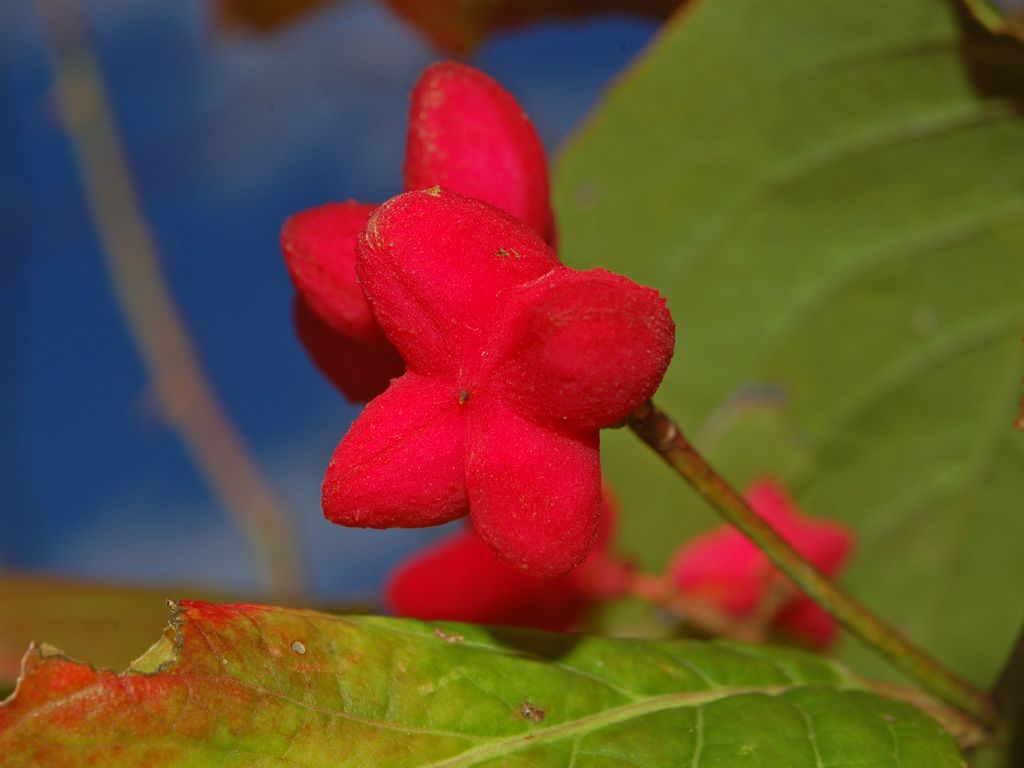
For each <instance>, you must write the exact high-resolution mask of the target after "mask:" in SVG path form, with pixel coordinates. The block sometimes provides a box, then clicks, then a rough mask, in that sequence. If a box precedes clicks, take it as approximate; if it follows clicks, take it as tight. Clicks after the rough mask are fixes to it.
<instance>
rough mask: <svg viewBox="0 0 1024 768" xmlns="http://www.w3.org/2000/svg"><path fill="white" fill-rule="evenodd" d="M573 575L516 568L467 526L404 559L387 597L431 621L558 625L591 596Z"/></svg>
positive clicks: (399, 610)
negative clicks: (535, 573)
mask: <svg viewBox="0 0 1024 768" xmlns="http://www.w3.org/2000/svg"><path fill="white" fill-rule="evenodd" d="M574 573H575V572H574ZM570 576H571V575H570ZM570 576H565V577H562V578H560V579H538V578H536V577H533V576H529V575H527V574H525V573H523V572H522V571H518V570H516V569H514V568H511V567H509V566H507V565H505V564H504V563H503V562H501V561H500V560H498V558H497V557H495V555H494V552H493V551H492V550H491V548H490V547H489V546H487V544H485V543H484V540H483V539H481V538H480V536H479V535H478V534H477V533H476V532H475V531H473V530H472V528H467V529H465V530H463V531H461V532H459V533H457V534H455V535H454V536H450V537H448V538H447V539H444V540H443V541H441V542H439V543H438V544H435V545H434V546H432V547H430V548H429V549H426V550H424V551H423V552H420V553H418V554H417V555H415V556H414V557H413V558H411V559H410V560H408V561H406V562H405V563H403V564H402V565H401V566H400V567H399V569H398V570H397V571H396V572H395V573H394V574H393V575H392V576H391V578H390V579H389V580H388V585H387V588H386V594H387V603H388V605H389V607H390V609H391V611H392V612H393V613H394V614H396V615H398V616H411V617H413V618H418V619H425V620H428V621H429V620H435V619H443V620H447V621H469V622H474V623H478V624H499V625H506V626H516V627H534V628H536V629H548V630H554V631H559V630H565V629H568V628H569V627H571V626H572V625H573V624H575V623H576V621H577V620H578V619H579V618H580V615H581V614H582V612H583V610H584V609H585V608H586V606H587V603H588V602H589V601H588V599H587V597H586V596H585V595H584V594H583V593H582V592H580V591H578V590H577V589H575V587H574V584H573V582H571V581H569V578H570Z"/></svg>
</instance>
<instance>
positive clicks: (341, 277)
mask: <svg viewBox="0 0 1024 768" xmlns="http://www.w3.org/2000/svg"><path fill="white" fill-rule="evenodd" d="M375 207H376V206H373V205H365V204H363V203H357V202H356V201H354V200H349V201H348V202H346V203H328V204H327V205H321V206H319V207H318V208H310V209H308V210H305V211H301V212H299V213H296V214H295V215H294V216H292V217H290V218H289V219H288V221H286V222H285V224H284V227H283V228H282V230H281V250H282V251H284V260H285V264H286V265H287V266H288V273H289V274H290V275H291V278H292V282H294V283H295V287H296V288H297V289H298V290H299V293H300V294H302V297H303V298H304V299H305V300H306V302H307V303H308V304H309V306H310V308H311V309H312V310H313V311H314V312H315V313H316V314H317V315H319V316H320V318H321V319H323V320H324V321H325V322H326V323H328V324H329V325H330V326H331V327H333V328H334V329H335V330H336V331H338V332H339V333H342V334H344V335H345V336H348V337H349V338H351V339H357V340H360V341H366V342H378V341H380V340H382V339H383V334H382V333H381V330H380V326H378V325H377V321H376V319H374V317H373V312H372V311H371V310H370V305H369V304H367V303H366V298H365V297H364V296H363V291H362V288H360V287H359V284H358V283H357V282H356V268H355V262H356V238H357V237H358V235H359V233H360V232H361V231H362V230H363V229H364V228H365V227H366V222H367V220H368V219H369V218H370V213H371V212H372V211H373V209H374V208H375Z"/></svg>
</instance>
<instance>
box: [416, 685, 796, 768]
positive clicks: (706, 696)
mask: <svg viewBox="0 0 1024 768" xmlns="http://www.w3.org/2000/svg"><path fill="white" fill-rule="evenodd" d="M809 685H811V684H810V683H808V684H806V685H797V686H765V687H753V688H724V689H720V690H717V691H696V692H695V691H688V692H686V693H671V694H666V695H662V696H653V697H651V698H647V699H642V700H640V701H636V702H631V703H629V704H623V705H622V706H619V707H612V708H611V709H606V710H603V711H601V712H595V713H594V714H592V715H586V716H584V717H579V718H576V719H575V720H570V721H568V722H565V723H560V724H558V725H552V726H550V727H549V728H545V729H543V730H538V731H528V732H526V733H520V734H516V735H515V736H508V737H504V738H499V739H496V740H494V741H491V742H489V743H487V744H483V745H481V746H479V747H474V748H473V749H469V750H467V751H465V752H462V753H461V754H458V755H455V756H454V757H448V758H444V759H443V760H438V761H435V762H433V763H427V764H425V765H423V766H421V768H459V767H460V766H472V765H476V764H478V763H480V762H481V761H484V760H487V759H489V758H492V757H500V756H503V755H507V754H509V753H511V752H516V751H518V750H520V749H525V748H526V747H534V746H537V745H539V744H547V743H550V742H552V741H559V740H561V739H564V738H567V737H570V736H583V735H586V734H588V733H591V732H593V731H597V730H600V729H601V728H606V727H608V726H610V725H615V724H616V723H621V722H624V721H626V720H630V719H633V718H637V717H643V716H644V715H650V714H653V713H656V712H663V711H666V710H670V709H680V708H684V707H697V708H698V710H699V708H701V707H703V706H704V705H705V704H709V703H711V702H714V701H719V700H721V699H727V698H731V697H733V696H744V695H763V696H778V695H779V694H782V693H786V692H788V691H792V690H795V689H797V688H804V687H808V686H809Z"/></svg>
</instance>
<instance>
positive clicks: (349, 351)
mask: <svg viewBox="0 0 1024 768" xmlns="http://www.w3.org/2000/svg"><path fill="white" fill-rule="evenodd" d="M435 185H440V186H443V187H445V188H446V189H450V190H453V191H455V192H459V193H460V194H464V195H467V196H469V197H475V198H478V199H480V200H484V201H485V202H489V203H491V204H492V205H496V206H498V207H499V208H502V209H504V210H506V211H508V212H509V213H511V214H512V215H514V216H516V217H517V218H519V219H522V220H523V221H525V222H526V223H527V224H529V225H530V226H532V227H533V228H534V229H535V230H536V231H537V232H538V233H540V234H541V235H542V236H543V237H545V238H546V239H548V241H549V242H553V240H554V219H553V216H552V213H551V205H550V201H549V197H550V195H549V190H548V172H547V161H546V159H545V156H544V147H543V145H542V144H541V141H540V138H539V137H538V136H537V132H536V131H535V130H534V129H533V126H532V125H531V124H530V121H529V119H528V118H527V117H526V115H525V113H524V112H523V110H522V108H521V107H520V106H519V104H518V103H517V102H516V100H515V99H514V98H513V97H512V95H511V94H510V93H509V92H508V91H506V90H505V89H504V88H502V87H501V86H500V85H498V84H497V83H496V82H495V81H494V80H492V79H491V78H489V77H488V76H487V75H485V74H484V73H483V72H480V71H479V70H476V69H473V68H472V67H467V66H464V65H462V64H456V63H454V62H443V63H440V64H435V65H433V66H431V67H428V68H427V69H426V70H425V71H424V72H423V74H422V75H421V76H420V79H419V81H418V82H417V84H416V87H415V88H414V90H413V93H412V109H411V112H410V116H409V133H408V138H407V144H406V157H405V188H406V189H407V190H414V189H424V188H426V187H432V186H435ZM375 207H376V206H375V205H367V204H363V203H357V202H355V201H354V200H350V201H348V202H345V203H328V204H326V205H322V206H319V207H317V208H310V209H308V210H306V211H302V212H300V213H297V214H295V215H294V216H292V217H291V218H289V219H288V221H287V222H285V225H284V228H283V229H282V231H281V248H282V250H283V251H284V256H285V263H286V264H287V266H288V272H289V274H290V275H291V278H292V281H293V282H294V283H295V287H296V288H297V289H298V291H299V295H300V297H301V298H300V301H301V302H302V304H304V305H305V306H300V307H298V308H297V309H296V319H297V322H299V321H301V323H300V324H299V326H298V330H299V335H300V336H301V338H302V340H303V343H304V344H305V346H306V349H307V350H308V351H309V353H310V356H311V357H312V358H313V360H314V362H316V364H317V366H318V367H319V368H320V369H321V371H323V373H324V374H325V375H327V376H328V378H330V379H331V380H332V381H333V382H334V383H335V384H336V385H337V386H338V387H339V388H340V389H341V390H342V392H344V394H345V396H346V397H348V398H349V399H350V400H352V401H365V400H369V399H370V398H372V397H374V396H376V395H378V394H380V393H381V392H383V391H384V389H385V388H386V387H387V385H388V382H389V381H390V380H391V379H392V378H394V377H395V376H398V375H400V374H401V372H402V366H401V360H400V359H399V358H398V355H397V354H396V353H395V352H394V350H393V349H392V348H391V345H390V344H389V343H388V341H387V339H385V337H384V334H383V333H382V332H381V330H380V326H378V325H377V322H376V320H375V319H374V317H373V312H372V311H371V310H370V307H369V305H368V304H367V303H366V299H365V298H364V297H363V292H362V290H361V288H360V287H359V284H358V282H357V280H356V271H355V260H356V253H355V244H356V236H357V235H358V234H359V232H361V231H362V230H363V229H364V228H365V227H366V222H367V220H368V219H369V217H370V213H371V212H372V211H373V209H374V208H375Z"/></svg>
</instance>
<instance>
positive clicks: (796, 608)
mask: <svg viewBox="0 0 1024 768" xmlns="http://www.w3.org/2000/svg"><path fill="white" fill-rule="evenodd" d="M775 625H776V626H777V627H778V628H779V629H780V630H781V631H782V632H783V633H784V634H788V635H791V636H793V637H794V638H797V639H799V640H801V641H803V642H804V643H806V644H807V645H809V646H810V647H812V648H815V649H817V650H820V651H823V650H825V649H826V648H828V647H829V646H830V645H832V643H834V642H835V640H836V637H837V636H838V634H839V624H838V623H837V622H836V620H835V619H833V618H832V617H831V616H830V615H829V614H828V613H827V612H826V611H825V609H824V608H822V607H821V606H819V605H818V604H817V603H815V602H814V601H813V600H811V599H810V598H809V597H798V598H795V599H793V600H792V601H791V602H790V603H789V604H788V605H786V606H785V607H784V608H783V609H782V610H781V611H780V612H779V614H778V615H777V616H776V617H775Z"/></svg>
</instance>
